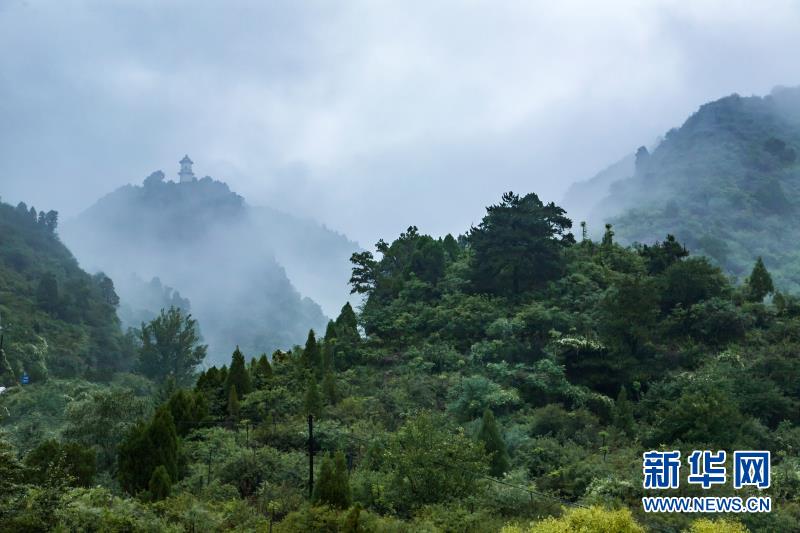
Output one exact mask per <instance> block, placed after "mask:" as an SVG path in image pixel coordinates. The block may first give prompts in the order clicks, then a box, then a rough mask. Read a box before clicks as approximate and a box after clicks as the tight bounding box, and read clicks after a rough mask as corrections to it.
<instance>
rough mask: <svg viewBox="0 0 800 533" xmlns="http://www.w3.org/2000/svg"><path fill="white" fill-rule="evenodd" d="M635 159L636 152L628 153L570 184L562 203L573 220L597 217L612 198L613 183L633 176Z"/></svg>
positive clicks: (578, 220)
mask: <svg viewBox="0 0 800 533" xmlns="http://www.w3.org/2000/svg"><path fill="white" fill-rule="evenodd" d="M635 161H636V156H635V155H634V154H629V155H626V156H625V157H623V158H622V159H620V160H619V161H617V162H616V163H613V164H612V165H609V166H608V167H607V168H605V169H603V170H601V171H600V172H598V173H597V174H595V176H594V177H592V178H590V179H588V180H586V181H580V182H577V183H573V184H572V185H570V187H569V189H567V192H566V193H565V194H564V200H563V202H562V205H563V206H564V208H566V209H567V211H568V212H569V214H570V217H572V219H573V222H575V223H577V222H580V221H582V220H591V219H594V218H596V211H599V210H602V209H604V208H606V205H605V204H606V203H608V201H610V200H611V199H612V198H609V196H608V193H609V191H610V190H611V185H612V184H614V183H616V182H617V181H619V180H623V179H626V178H630V177H631V176H633V173H634V171H635ZM598 200H600V202H598Z"/></svg>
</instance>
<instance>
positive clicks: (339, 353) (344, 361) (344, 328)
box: [333, 302, 361, 370]
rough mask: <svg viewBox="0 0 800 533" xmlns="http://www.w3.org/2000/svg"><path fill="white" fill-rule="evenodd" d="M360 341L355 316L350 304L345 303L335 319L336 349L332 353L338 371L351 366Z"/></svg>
mask: <svg viewBox="0 0 800 533" xmlns="http://www.w3.org/2000/svg"><path fill="white" fill-rule="evenodd" d="M360 340H361V336H360V335H359V333H358V320H357V319H356V314H355V312H354V311H353V307H352V306H351V305H350V302H347V303H346V304H344V306H342V310H341V312H340V313H339V316H338V317H337V318H336V347H335V351H334V352H333V362H334V364H335V365H336V367H337V368H338V369H340V370H344V369H346V368H348V367H349V366H351V365H352V364H353V362H354V360H355V350H356V348H357V347H358V343H359V341H360Z"/></svg>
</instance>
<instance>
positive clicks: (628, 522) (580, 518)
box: [502, 507, 644, 533]
mask: <svg viewBox="0 0 800 533" xmlns="http://www.w3.org/2000/svg"><path fill="white" fill-rule="evenodd" d="M526 532H527V533H644V528H643V527H642V526H640V525H639V524H637V523H636V521H635V520H634V519H633V516H632V515H631V512H630V511H629V510H628V509H620V510H618V511H609V510H606V509H603V508H601V507H589V508H587V509H572V510H570V511H567V512H566V513H565V514H564V516H562V517H560V518H546V519H544V520H541V521H539V522H532V523H531V524H530V526H529V527H528V529H527V530H525V529H523V528H521V527H519V526H506V527H504V528H503V530H502V533H526Z"/></svg>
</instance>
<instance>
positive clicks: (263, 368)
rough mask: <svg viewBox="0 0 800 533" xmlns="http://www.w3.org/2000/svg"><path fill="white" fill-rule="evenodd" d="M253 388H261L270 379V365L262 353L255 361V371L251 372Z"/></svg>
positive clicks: (265, 355)
mask: <svg viewBox="0 0 800 533" xmlns="http://www.w3.org/2000/svg"><path fill="white" fill-rule="evenodd" d="M253 376H254V381H255V388H257V389H262V388H264V386H265V385H266V384H267V383H268V382H269V380H270V379H272V365H270V364H269V359H268V358H267V354H265V353H262V354H261V357H259V358H258V362H256V367H255V372H254V373H253Z"/></svg>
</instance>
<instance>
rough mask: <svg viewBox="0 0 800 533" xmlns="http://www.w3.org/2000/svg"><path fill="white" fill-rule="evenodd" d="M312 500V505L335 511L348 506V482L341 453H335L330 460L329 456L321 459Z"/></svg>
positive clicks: (345, 466)
mask: <svg viewBox="0 0 800 533" xmlns="http://www.w3.org/2000/svg"><path fill="white" fill-rule="evenodd" d="M313 500H314V503H318V504H320V503H321V504H325V505H330V506H331V507H335V508H337V509H347V508H348V507H349V506H350V481H349V480H348V473H347V464H346V462H345V457H344V454H343V453H342V452H340V451H339V452H336V455H335V458H331V456H330V454H328V455H326V456H325V457H324V458H323V460H322V465H321V466H320V473H319V478H318V479H317V482H316V484H315V485H314V494H313Z"/></svg>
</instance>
